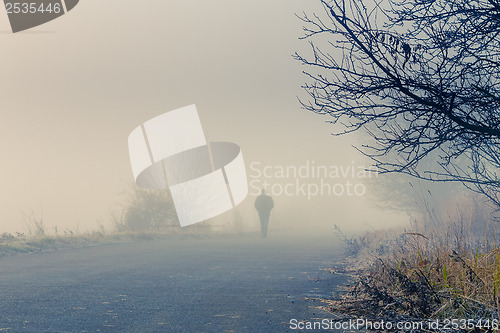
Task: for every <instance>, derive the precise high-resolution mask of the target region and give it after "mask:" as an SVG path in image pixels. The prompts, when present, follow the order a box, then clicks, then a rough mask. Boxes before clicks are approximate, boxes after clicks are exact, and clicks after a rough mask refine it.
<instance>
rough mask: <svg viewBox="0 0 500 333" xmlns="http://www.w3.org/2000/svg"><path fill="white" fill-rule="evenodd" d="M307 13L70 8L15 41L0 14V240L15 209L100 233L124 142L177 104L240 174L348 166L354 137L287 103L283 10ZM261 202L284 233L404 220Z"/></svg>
mask: <svg viewBox="0 0 500 333" xmlns="http://www.w3.org/2000/svg"><path fill="white" fill-rule="evenodd" d="M313 5H316V7H317V3H316V2H315V1H312V0H273V1H262V0H258V1H240V0H213V1H201V0H161V1H160V0H149V1H139V2H138V1H130V0H107V1H98V0H82V1H81V2H80V4H79V5H78V6H77V7H75V8H74V9H73V10H72V11H71V12H70V13H68V14H66V15H64V16H62V17H61V18H59V19H56V20H54V21H52V22H49V23H47V24H45V25H42V26H39V27H36V28H33V29H31V30H28V31H26V32H21V33H17V34H12V33H11V32H10V26H9V22H8V20H7V15H6V14H1V15H0V40H1V44H2V62H1V64H0V75H1V78H2V79H1V81H0V85H1V89H0V100H1V111H0V112H1V122H0V133H1V138H2V140H0V151H1V152H2V163H1V167H0V171H1V173H2V178H3V179H2V182H1V186H0V200H1V202H2V209H1V211H0V232H3V231H11V232H12V231H25V225H24V223H23V221H22V218H21V216H22V214H21V212H22V211H23V210H24V211H31V210H33V211H35V212H36V213H40V212H41V211H43V216H44V219H45V222H46V223H47V225H48V226H49V227H51V228H53V227H54V226H57V227H58V229H59V230H64V229H66V228H68V229H73V230H74V229H75V228H77V227H78V228H79V229H80V230H81V231H85V230H92V229H95V228H97V226H98V225H99V224H100V223H102V224H103V225H105V226H110V222H109V214H110V210H112V209H113V208H114V207H116V206H117V205H118V204H120V202H121V200H122V197H121V196H120V193H121V192H123V191H124V190H125V189H126V188H127V187H128V186H129V185H130V184H131V183H132V182H133V176H132V172H131V169H130V163H129V157H128V149H127V137H128V134H129V133H130V132H131V131H132V130H133V129H134V128H135V127H136V126H138V125H139V124H141V123H143V122H144V121H146V120H148V119H150V118H152V117H154V116H156V115H159V114H162V113H164V112H167V111H170V110H173V109H176V108H179V107H182V106H186V105H190V104H196V105H197V108H198V112H199V115H200V118H201V121H202V123H203V127H204V131H205V135H206V137H207V139H208V140H209V141H229V142H234V143H237V144H239V145H240V146H241V148H242V151H243V157H244V159H245V162H246V165H247V167H249V165H250V164H251V163H252V162H259V163H261V164H262V165H302V164H304V163H305V162H306V161H308V160H309V161H316V162H317V164H324V165H346V166H347V165H351V164H352V161H355V163H356V165H358V164H360V163H361V164H362V163H363V162H362V158H361V156H360V155H359V154H358V153H357V152H356V151H355V150H354V149H353V148H352V147H351V145H352V144H354V143H358V142H356V139H355V138H354V137H343V138H337V137H333V136H331V135H330V132H331V127H330V126H331V125H329V124H327V123H325V122H326V121H327V120H328V118H326V117H322V116H318V115H315V114H312V113H308V112H306V111H304V110H301V109H300V105H299V103H298V102H297V96H298V95H301V94H302V95H303V93H302V91H301V89H300V85H301V84H302V83H303V82H304V80H305V78H304V76H303V75H302V74H301V71H302V70H303V68H302V66H301V65H300V64H299V63H298V62H296V61H294V60H293V59H292V56H291V55H292V54H293V53H294V52H295V51H297V50H301V49H303V50H304V49H307V42H305V41H300V40H298V37H300V36H301V35H302V33H301V27H302V24H301V22H300V21H299V20H298V19H297V18H296V17H295V13H301V12H302V11H308V12H312V11H314V8H313ZM253 200H254V197H252V196H249V197H248V198H247V199H246V201H245V202H244V204H243V208H241V209H242V211H243V212H245V214H250V215H251V214H254V213H255V212H254V211H253V210H252V204H253ZM275 202H276V210H275V218H276V219H279V220H280V221H279V223H280V224H281V225H283V226H285V227H286V226H287V223H290V224H292V219H293V220H294V221H293V224H294V225H295V226H299V227H306V228H309V227H312V226H321V227H326V228H330V227H331V226H332V225H333V223H337V224H339V225H341V226H345V227H346V228H347V229H350V230H356V229H359V230H362V229H364V228H370V227H379V226H381V225H386V224H395V223H398V222H401V223H406V222H407V221H406V220H405V216H404V215H399V216H393V215H391V214H390V213H389V212H387V211H381V210H377V209H376V208H374V205H373V204H371V203H370V201H369V200H368V199H367V198H365V197H357V198H348V197H341V198H325V197H319V198H315V199H312V200H309V201H308V200H306V201H304V200H303V198H281V197H279V198H275ZM297 203H301V204H300V205H299V204H297ZM245 207H246V210H245ZM250 215H249V216H250ZM292 217H293V218H292ZM252 218H254V216H250V217H249V220H250V221H251V220H252ZM271 222H272V221H271ZM255 223H258V222H257V220H255ZM276 223H278V222H276Z"/></svg>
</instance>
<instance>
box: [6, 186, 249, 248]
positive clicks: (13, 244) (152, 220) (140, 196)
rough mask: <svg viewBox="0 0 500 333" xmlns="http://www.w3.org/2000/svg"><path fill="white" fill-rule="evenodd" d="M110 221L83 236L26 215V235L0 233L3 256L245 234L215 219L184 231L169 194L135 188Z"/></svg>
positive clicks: (24, 216) (34, 215)
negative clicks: (148, 241)
mask: <svg viewBox="0 0 500 333" xmlns="http://www.w3.org/2000/svg"><path fill="white" fill-rule="evenodd" d="M226 218H227V217H226ZM110 219H111V228H105V227H104V226H103V225H100V226H99V227H98V228H97V230H93V231H89V232H84V233H81V232H79V231H78V230H71V229H64V230H59V229H58V228H57V227H53V228H49V227H48V226H47V223H46V221H45V220H44V217H43V214H42V213H35V212H34V211H30V212H23V215H22V220H23V222H24V225H25V229H26V232H24V233H21V232H16V233H3V234H0V256H3V255H10V254H18V253H32V252H40V251H52V250H58V249H62V248H75V247H83V246H93V245H98V244H105V243H117V242H132V241H138V240H151V239H168V238H172V237H175V238H184V237H185V238H193V237H204V236H206V235H208V234H209V233H210V234H212V233H214V232H216V233H221V232H222V231H223V232H225V233H231V232H241V231H242V230H240V228H238V225H235V224H233V225H231V227H228V228H224V229H221V228H218V226H219V224H220V223H221V221H219V220H216V219H214V220H212V221H207V222H204V223H198V224H195V225H192V226H188V227H185V228H181V227H180V226H179V223H178V220H177V214H176V212H175V207H174V203H173V201H172V197H171V195H170V193H169V192H168V191H160V190H148V189H142V188H139V187H136V186H131V187H130V188H129V189H127V191H125V193H124V199H123V201H122V204H121V205H120V206H119V207H118V209H116V210H114V211H113V212H112V213H111V216H110ZM231 219H232V220H238V215H237V213H235V216H231ZM222 222H224V221H222Z"/></svg>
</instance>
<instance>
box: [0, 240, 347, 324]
mask: <svg viewBox="0 0 500 333" xmlns="http://www.w3.org/2000/svg"><path fill="white" fill-rule="evenodd" d="M341 258H342V250H341V246H340V244H338V243H336V241H335V239H334V238H333V237H332V236H328V237H325V236H323V237H302V238H299V237H297V236H294V237H284V236H282V237H276V236H274V237H270V238H268V239H266V240H262V239H260V238H258V237H257V235H251V236H225V237H220V236H219V237H214V236H212V237H210V238H205V239H168V240H153V241H152V240H149V241H139V242H134V243H120V244H108V245H100V246H94V247H86V248H80V249H65V250H57V251H53V252H42V253H35V254H23V255H15V256H9V257H3V258H0V295H1V298H0V311H1V312H0V332H36V333H42V332H50V333H55V332H292V330H291V329H290V326H289V325H287V323H289V321H290V320H291V319H292V318H295V319H298V320H314V319H322V318H330V317H332V316H331V315H330V314H328V313H326V312H323V311H321V310H318V309H316V308H315V306H318V305H320V303H319V302H318V301H314V300H311V299H307V298H314V297H317V296H329V295H331V293H332V292H334V291H335V290H336V288H337V287H338V286H339V285H340V284H342V283H345V281H344V279H343V278H342V277H339V276H337V275H334V274H329V273H328V272H325V271H322V270H321V268H325V267H329V266H330V265H332V264H334V263H335V262H336V261H339V260H341ZM309 332H310V331H309Z"/></svg>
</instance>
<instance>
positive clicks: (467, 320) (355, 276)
mask: <svg viewBox="0 0 500 333" xmlns="http://www.w3.org/2000/svg"><path fill="white" fill-rule="evenodd" d="M425 230H426V231H425V232H423V231H421V230H419V231H417V230H415V229H413V230H411V231H408V230H395V231H392V232H387V231H384V232H373V233H370V234H366V235H364V236H362V237H356V238H348V237H346V236H343V235H342V236H343V237H344V240H345V241H346V243H347V244H348V245H349V249H350V254H351V256H350V258H349V262H348V265H346V267H350V268H349V269H345V270H344V272H343V273H346V274H349V275H350V276H351V277H352V284H351V285H350V286H348V287H347V289H346V290H345V292H344V293H342V294H340V295H337V297H335V298H333V299H329V300H323V302H324V303H325V306H324V309H326V310H328V311H330V312H333V313H336V314H341V315H342V318H341V319H339V321H342V320H346V319H356V320H357V319H364V320H366V321H378V322H380V321H381V320H384V321H386V322H392V323H398V322H406V323H419V322H420V323H426V324H423V325H422V326H419V325H416V326H415V327H408V328H407V329H405V330H400V329H396V328H395V327H393V328H392V329H387V327H386V329H384V331H405V332H441V331H443V332H444V331H446V332H493V331H498V329H500V323H499V310H500V247H499V245H498V243H497V241H496V233H495V232H494V230H492V229H489V230H483V231H484V234H483V235H477V233H475V232H474V231H473V229H472V228H469V229H467V228H463V225H460V226H459V225H457V224H449V225H448V226H447V227H443V226H442V225H441V226H440V227H439V228H431V227H428V228H425ZM337 231H338V232H340V230H338V229H337ZM340 234H341V233H340ZM430 322H434V323H435V322H439V323H440V325H439V326H438V327H434V328H433V329H429V326H428V324H429V323H430Z"/></svg>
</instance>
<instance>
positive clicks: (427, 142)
mask: <svg viewBox="0 0 500 333" xmlns="http://www.w3.org/2000/svg"><path fill="white" fill-rule="evenodd" d="M319 1H320V2H321V4H322V5H323V8H324V12H322V13H319V14H318V13H317V14H313V15H308V14H303V15H302V16H301V17H300V18H301V20H302V21H303V22H304V24H305V26H304V31H305V36H304V37H303V38H304V39H306V40H309V42H310V46H311V50H312V52H311V54H310V55H309V56H302V55H300V54H298V53H296V54H295V58H296V59H297V60H299V61H300V62H302V64H304V65H305V66H306V68H307V69H306V70H305V72H304V73H305V74H306V76H307V77H308V81H307V83H305V85H304V86H303V87H304V88H305V90H306V91H307V93H308V95H309V99H308V100H307V101H301V103H302V105H303V107H304V108H305V109H307V110H310V111H313V112H316V113H319V114H326V115H329V116H331V117H332V119H331V122H332V123H334V124H337V125H338V126H337V127H336V132H335V134H337V135H341V134H345V133H350V132H355V131H358V130H360V129H365V130H366V131H367V132H368V133H369V134H370V137H371V139H370V140H371V141H370V142H368V143H366V144H365V145H363V146H361V147H358V149H359V150H360V151H361V152H362V153H363V154H365V155H367V156H369V157H370V158H371V159H372V160H373V163H374V166H376V167H377V168H378V169H379V170H381V171H383V172H401V173H406V174H409V175H412V176H414V177H418V178H421V179H428V180H435V181H460V182H462V183H464V184H465V185H466V186H467V187H469V188H471V189H473V190H475V191H478V192H480V193H482V194H485V195H486V196H487V197H488V198H490V199H491V200H492V201H493V202H495V203H496V204H497V205H498V207H500V197H499V189H500V179H499V175H498V170H499V167H500V149H499V143H500V38H499V34H500V0H329V1H327V0H319ZM424 159H426V160H429V159H431V160H433V159H434V160H436V161H437V164H436V167H435V168H423V170H422V167H419V165H420V164H421V163H420V162H421V161H423V160H424Z"/></svg>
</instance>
